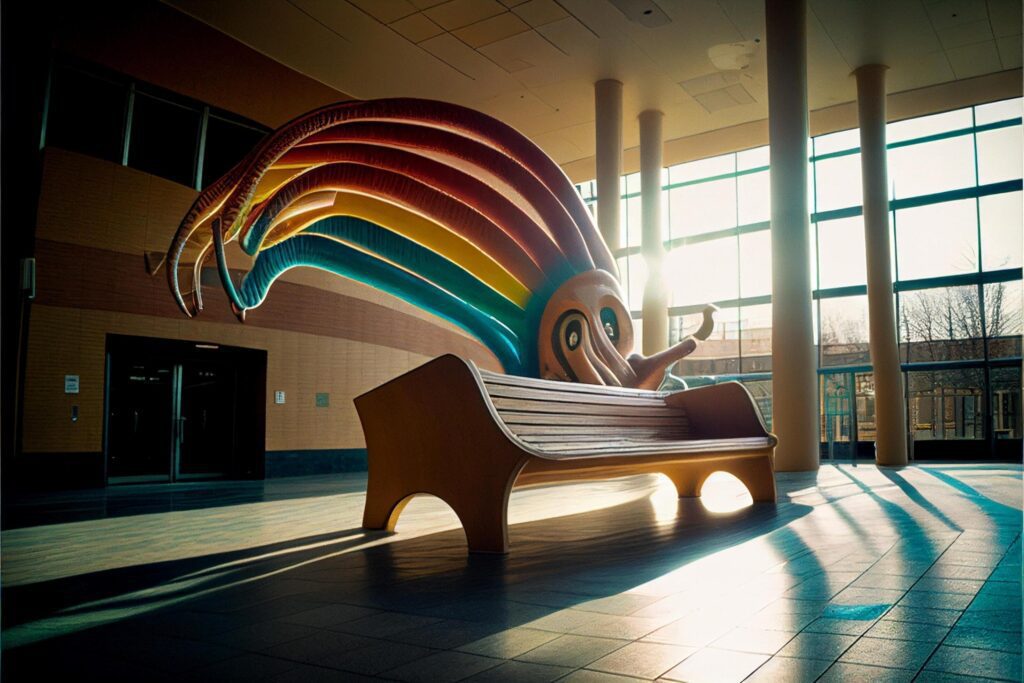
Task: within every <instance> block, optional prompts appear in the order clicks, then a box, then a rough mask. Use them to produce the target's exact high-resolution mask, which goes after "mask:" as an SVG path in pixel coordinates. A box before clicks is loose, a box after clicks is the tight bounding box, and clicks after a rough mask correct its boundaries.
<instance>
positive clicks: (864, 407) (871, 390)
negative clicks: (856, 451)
mask: <svg viewBox="0 0 1024 683" xmlns="http://www.w3.org/2000/svg"><path fill="white" fill-rule="evenodd" d="M853 384H854V390H855V391H856V393H855V395H854V398H855V399H856V402H857V441H874V440H875V433H876V432H875V375H874V373H872V372H858V373H857V374H855V375H854V376H853Z"/></svg>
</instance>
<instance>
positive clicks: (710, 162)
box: [668, 154, 736, 185]
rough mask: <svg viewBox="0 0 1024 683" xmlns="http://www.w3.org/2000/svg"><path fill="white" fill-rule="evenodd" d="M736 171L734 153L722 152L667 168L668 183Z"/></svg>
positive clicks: (683, 181)
mask: <svg viewBox="0 0 1024 683" xmlns="http://www.w3.org/2000/svg"><path fill="white" fill-rule="evenodd" d="M735 171H736V155H735V154H723V155H722V156H718V157H711V158H710V159H700V160H698V161H690V162H687V163H685V164H678V165H676V166H673V167H671V168H669V169H668V179H669V183H670V184H673V185H674V184H676V183H685V182H687V181H689V180H701V179H702V178H712V177H714V176H719V175H725V174H726V173H733V172H735Z"/></svg>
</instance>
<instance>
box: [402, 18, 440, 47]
mask: <svg viewBox="0 0 1024 683" xmlns="http://www.w3.org/2000/svg"><path fill="white" fill-rule="evenodd" d="M389 26H391V28H393V29H394V30H395V31H398V33H400V34H401V35H402V36H403V37H405V38H407V39H409V40H411V41H412V42H414V43H418V42H420V41H423V40H426V39H427V38H433V37H434V36H436V35H440V34H442V33H444V29H443V28H441V27H440V26H438V25H437V24H435V23H434V22H433V21H431V20H430V18H429V17H427V15H426V14H422V13H417V14H411V15H409V16H407V17H405V18H404V19H399V20H398V21H396V22H394V23H392V24H389Z"/></svg>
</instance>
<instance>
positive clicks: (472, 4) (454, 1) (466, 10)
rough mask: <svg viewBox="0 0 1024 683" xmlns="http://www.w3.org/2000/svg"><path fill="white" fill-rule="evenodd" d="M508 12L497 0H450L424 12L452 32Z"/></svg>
mask: <svg viewBox="0 0 1024 683" xmlns="http://www.w3.org/2000/svg"><path fill="white" fill-rule="evenodd" d="M506 11H507V10H506V8H505V6H504V5H502V4H501V3H499V2H498V1H497V0H450V1H449V2H446V3H444V4H441V5H436V6H434V7H431V8H430V9H428V10H424V14H426V15H427V16H428V17H430V18H431V19H432V20H433V21H434V22H435V23H437V24H438V25H439V26H442V27H443V28H445V29H447V30H449V31H451V30H453V29H457V28H462V27H463V26H469V25H470V24H475V23H476V22H478V21H481V20H483V19H487V18H488V17H493V16H494V15H496V14H501V13H502V12H506Z"/></svg>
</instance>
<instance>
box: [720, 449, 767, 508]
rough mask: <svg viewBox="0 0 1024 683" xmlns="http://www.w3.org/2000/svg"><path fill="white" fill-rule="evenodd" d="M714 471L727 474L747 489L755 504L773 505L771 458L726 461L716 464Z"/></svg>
mask: <svg viewBox="0 0 1024 683" xmlns="http://www.w3.org/2000/svg"><path fill="white" fill-rule="evenodd" d="M715 469H716V470H721V471H722V472H728V473H729V474H731V475H733V476H734V477H736V478H737V479H739V480H740V481H741V482H743V485H744V486H746V487H747V491H749V492H750V497H751V498H753V500H754V502H755V503H774V502H775V501H776V493H775V468H774V467H773V466H772V459H771V456H767V455H766V456H763V457H758V458H743V459H740V460H726V461H723V462H720V463H718V465H717V466H716V467H715Z"/></svg>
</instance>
